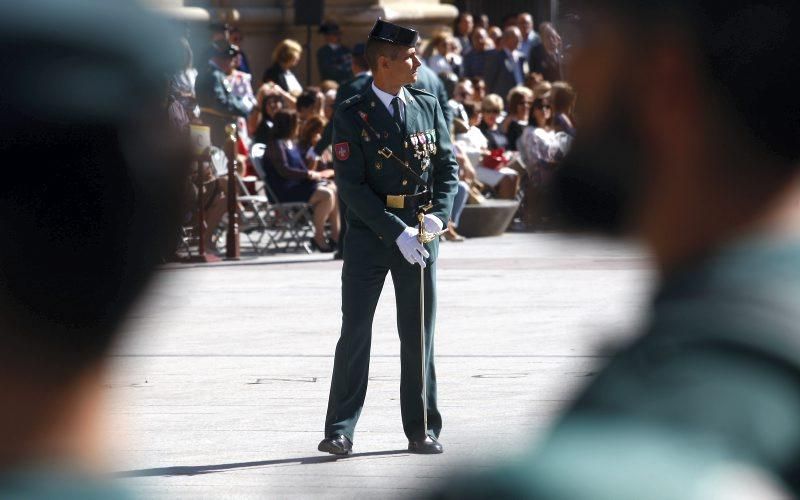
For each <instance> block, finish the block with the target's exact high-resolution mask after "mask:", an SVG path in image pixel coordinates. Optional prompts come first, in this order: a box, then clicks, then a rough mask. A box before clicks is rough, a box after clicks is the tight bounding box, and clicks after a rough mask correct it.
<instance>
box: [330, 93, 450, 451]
mask: <svg viewBox="0 0 800 500" xmlns="http://www.w3.org/2000/svg"><path fill="white" fill-rule="evenodd" d="M401 92H404V93H405V98H406V99H405V101H406V105H405V120H404V126H405V127H404V128H405V130H401V125H400V124H399V123H398V122H397V121H395V119H394V118H393V117H392V115H390V114H389V111H388V110H387V108H386V107H385V106H384V104H383V103H382V102H381V101H380V100H379V98H378V97H377V96H376V95H375V92H374V91H373V90H372V88H371V87H370V88H369V89H368V90H367V91H366V92H364V93H363V94H360V95H358V96H354V97H352V98H350V99H348V100H347V101H345V102H344V103H342V105H341V106H340V107H339V109H338V110H337V111H336V114H335V116H334V131H333V143H334V144H333V150H334V157H335V160H334V168H335V170H336V183H337V185H338V188H339V193H340V195H341V197H342V199H343V200H344V202H345V203H346V204H347V207H348V208H347V215H346V219H347V224H348V232H347V236H346V237H345V240H344V264H343V269H342V330H341V336H340V338H339V342H338V344H337V346H336V356H335V360H334V367H333V377H332V380H331V390H330V396H329V400H328V411H327V417H326V422H325V435H326V437H327V438H331V437H333V436H336V435H344V436H346V437H347V438H348V439H350V440H351V441H352V439H353V433H354V431H355V426H356V422H357V420H358V417H359V414H360V413H361V409H362V406H363V404H364V398H365V396H366V391H367V380H368V377H369V353H370V343H371V339H372V320H373V317H374V314H375V308H376V305H377V303H378V298H379V296H380V294H381V290H382V288H383V285H384V281H385V279H386V275H387V273H389V272H391V274H392V281H393V283H394V287H395V296H396V300H397V326H398V330H399V334H400V345H401V349H400V361H401V374H400V406H401V413H402V419H403V429H404V431H405V434H406V436H408V438H409V440H410V441H411V440H419V439H424V438H425V436H433V437H438V435H439V433H440V431H441V428H442V418H441V415H440V413H439V410H438V408H437V404H436V373H435V370H434V363H433V339H434V323H435V318H436V284H435V283H436V257H437V253H438V240H434V241H433V242H431V243H429V244H426V249H427V250H428V252H429V253H430V257H429V258H428V259H427V260H426V264H427V267H426V269H425V273H424V276H425V282H424V287H425V307H424V312H425V316H424V323H425V329H426V345H425V363H426V367H427V370H426V378H427V379H428V380H427V407H428V429H424V428H423V427H424V426H423V401H422V392H423V391H422V377H421V373H420V367H421V363H422V359H421V347H422V346H421V345H420V295H419V294H420V270H419V267H417V266H412V265H411V264H409V263H408V261H406V259H405V258H404V257H403V255H402V254H401V253H400V250H399V249H398V247H397V245H396V243H395V240H396V239H397V238H398V236H399V235H400V234H401V233H402V232H403V231H404V230H405V228H406V227H407V226H416V225H417V219H416V214H417V210H416V209H417V205H418V204H419V203H422V202H423V199H424V198H425V197H424V196H423V194H421V193H422V190H423V188H422V187H421V186H419V185H418V184H417V183H416V182H415V181H414V180H413V176H412V175H411V174H410V173H409V172H408V171H407V170H405V166H407V167H408V168H410V169H411V170H412V171H413V172H415V173H416V174H417V175H418V176H419V177H421V178H422V180H423V181H424V182H425V183H426V184H428V186H429V194H430V201H431V203H432V209H431V210H430V212H429V213H430V214H432V215H434V216H436V217H438V218H439V219H440V220H441V221H443V222H444V223H445V225H446V222H447V221H448V220H449V216H450V211H451V209H452V204H453V197H454V195H455V192H456V187H457V182H458V166H457V164H456V161H455V157H454V156H453V152H452V145H451V142H450V136H449V133H448V130H447V123H446V121H445V119H444V116H443V114H442V108H441V106H439V103H438V102H437V100H436V98H435V97H433V96H432V95H430V94H428V93H427V92H425V91H422V90H417V89H414V88H409V87H405V88H402V89H401ZM383 148H389V150H391V151H392V153H393V156H392V157H389V158H387V157H385V156H383V155H381V154H379V153H378V151H379V150H382V149H383ZM383 151H384V152H385V151H386V150H385V149H383Z"/></svg>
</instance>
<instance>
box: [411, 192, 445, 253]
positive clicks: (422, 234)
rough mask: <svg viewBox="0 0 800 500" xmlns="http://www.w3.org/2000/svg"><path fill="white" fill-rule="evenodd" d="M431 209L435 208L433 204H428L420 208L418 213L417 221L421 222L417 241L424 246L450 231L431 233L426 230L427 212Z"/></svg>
mask: <svg viewBox="0 0 800 500" xmlns="http://www.w3.org/2000/svg"><path fill="white" fill-rule="evenodd" d="M431 208H433V203H431V202H428V203H427V204H425V205H423V206H421V207H419V211H418V212H417V221H418V222H419V234H417V239H418V240H419V242H420V243H423V244H424V243H430V242H431V241H433V240H435V239H436V238H438V237H439V236H441V235H443V234H444V233H446V232H447V231H448V230H447V229H443V230H442V231H437V232H435V233H431V232H428V231H427V230H426V229H425V212H427V211H428V210H430V209H431Z"/></svg>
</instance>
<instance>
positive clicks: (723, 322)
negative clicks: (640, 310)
mask: <svg viewBox="0 0 800 500" xmlns="http://www.w3.org/2000/svg"><path fill="white" fill-rule="evenodd" d="M762 238H763V235H762V236H761V237H760V238H758V239H757V238H752V239H750V240H747V241H740V242H738V243H737V244H733V245H731V246H729V247H728V248H726V249H723V250H722V251H720V252H718V253H717V254H716V255H713V256H709V257H707V258H704V259H701V260H699V261H697V262H695V264H694V265H692V266H689V267H686V268H684V269H683V270H682V271H680V272H678V273H675V274H673V275H672V276H669V277H668V278H667V279H666V280H665V281H664V282H663V283H662V284H661V286H660V289H659V291H658V293H657V294H656V297H655V300H654V302H653V306H652V311H651V315H650V320H649V322H648V324H647V326H646V329H645V332H644V334H643V335H642V336H641V337H640V338H639V339H638V340H637V341H635V342H634V343H633V344H632V345H630V346H628V347H627V348H625V349H624V350H622V351H621V352H620V353H618V354H617V355H616V356H615V357H614V358H613V359H612V360H611V362H610V363H609V364H608V366H606V367H605V368H604V369H603V370H602V372H601V373H600V374H599V376H598V377H597V378H596V379H595V380H594V381H593V382H592V383H591V384H590V385H589V387H588V388H586V389H585V390H584V392H583V394H582V395H580V396H579V397H578V399H577V400H576V401H575V403H574V404H573V405H572V407H571V408H570V409H569V411H567V413H566V414H565V415H564V416H563V417H562V418H561V419H560V421H559V422H558V423H557V425H556V426H555V427H554V429H553V430H552V431H551V432H550V434H549V436H547V438H546V439H545V440H544V441H543V442H542V443H541V444H540V445H539V446H537V448H536V449H535V450H532V451H531V452H530V453H529V454H527V455H525V456H523V457H520V458H518V459H517V460H516V461H514V462H513V463H510V464H507V465H505V466H503V467H500V468H498V469H496V470H495V471H492V472H487V473H483V474H474V475H471V476H470V477H469V478H460V479H456V478H454V479H453V480H452V482H451V483H450V484H449V486H448V487H446V488H444V489H443V490H441V491H439V492H438V493H437V494H435V495H434V498H458V499H464V498H470V499H478V498H542V499H558V500H562V499H563V500H567V499H570V500H572V499H593V500H606V499H607V500H612V499H613V500H634V499H643V498H647V499H686V498H732V497H735V498H763V496H762V495H760V494H758V493H757V492H756V493H754V492H752V491H751V492H750V493H749V494H744V495H742V496H739V495H733V496H730V495H725V494H722V492H715V491H712V490H711V489H708V488H710V487H711V486H712V485H713V484H714V483H715V480H717V481H716V482H717V483H718V485H719V487H724V486H725V485H726V484H725V481H722V479H723V478H725V473H726V472H728V473H730V472H731V471H733V472H735V473H737V474H739V475H740V476H741V477H742V478H746V479H747V481H748V484H752V483H754V482H755V481H754V476H753V473H757V474H760V475H761V477H767V478H769V479H770V480H771V481H775V482H776V483H777V484H780V487H781V488H782V489H783V490H784V491H788V492H790V493H791V494H790V495H786V496H780V498H795V497H796V496H797V495H800V474H798V470H800V307H798V303H797V298H798V297H800V241H792V240H780V239H778V238H767V239H762ZM748 471H749V473H748ZM765 473H766V474H765ZM728 479H730V475H728ZM733 484H736V485H738V486H741V482H738V483H733ZM729 486H730V485H729ZM703 488H706V489H703ZM701 491H703V492H704V493H705V494H700V492H701ZM713 493H719V494H718V495H717V494H713ZM727 493H728V494H730V493H731V492H730V491H727ZM768 498H778V497H777V496H774V495H772V496H768Z"/></svg>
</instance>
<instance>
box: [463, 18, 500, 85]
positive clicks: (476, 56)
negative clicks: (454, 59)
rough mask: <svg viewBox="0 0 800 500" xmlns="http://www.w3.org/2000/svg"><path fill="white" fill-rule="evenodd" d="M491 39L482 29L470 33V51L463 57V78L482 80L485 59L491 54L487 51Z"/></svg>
mask: <svg viewBox="0 0 800 500" xmlns="http://www.w3.org/2000/svg"><path fill="white" fill-rule="evenodd" d="M490 43H491V39H490V38H489V34H488V33H486V30H485V29H484V28H475V30H474V31H473V32H472V50H470V51H469V52H468V53H467V54H466V55H465V56H464V62H463V63H462V65H461V67H462V68H463V72H464V76H465V77H467V78H472V77H474V76H479V77H481V78H483V76H484V74H485V72H484V68H485V66H486V58H487V57H488V56H489V55H490V54H492V51H491V50H489V44H490Z"/></svg>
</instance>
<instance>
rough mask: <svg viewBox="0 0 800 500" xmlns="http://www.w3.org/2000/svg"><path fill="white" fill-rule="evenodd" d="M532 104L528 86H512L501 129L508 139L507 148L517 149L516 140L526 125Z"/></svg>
mask: <svg viewBox="0 0 800 500" xmlns="http://www.w3.org/2000/svg"><path fill="white" fill-rule="evenodd" d="M532 105H533V92H532V91H531V89H529V88H528V87H522V86H519V87H514V88H513V89H511V92H509V93H508V116H506V119H505V120H503V127H502V128H503V130H504V131H505V135H506V139H507V140H508V150H509V151H516V150H517V140H518V139H519V138H520V136H522V131H523V130H525V127H527V126H528V118H529V117H530V113H531V106H532Z"/></svg>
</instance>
